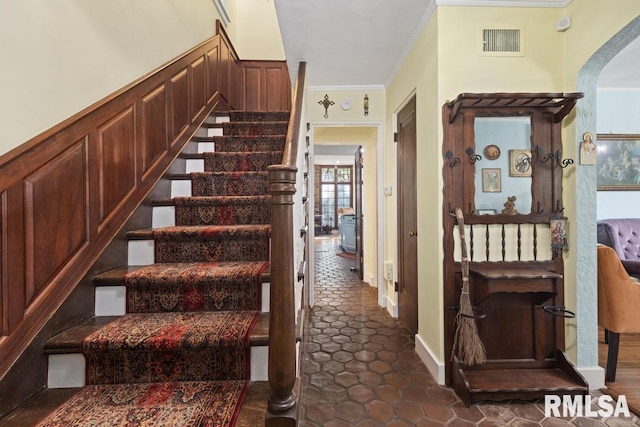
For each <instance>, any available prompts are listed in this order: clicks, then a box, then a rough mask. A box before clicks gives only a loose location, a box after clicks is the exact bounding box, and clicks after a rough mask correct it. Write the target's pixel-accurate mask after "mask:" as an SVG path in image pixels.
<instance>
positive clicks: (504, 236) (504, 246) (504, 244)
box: [502, 224, 507, 261]
mask: <svg viewBox="0 0 640 427" xmlns="http://www.w3.org/2000/svg"><path fill="white" fill-rule="evenodd" d="M506 253H507V251H506V233H505V230H504V224H502V260H503V261H504V260H505V254H506Z"/></svg>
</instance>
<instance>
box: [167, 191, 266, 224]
mask: <svg viewBox="0 0 640 427" xmlns="http://www.w3.org/2000/svg"><path fill="white" fill-rule="evenodd" d="M270 200H271V197H270V196H268V195H256V196H193V197H176V198H174V199H173V202H174V206H175V224H176V225H207V224H216V225H232V224H269V223H271V205H270V203H269V202H270Z"/></svg>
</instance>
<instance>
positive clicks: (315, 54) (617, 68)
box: [274, 0, 640, 87]
mask: <svg viewBox="0 0 640 427" xmlns="http://www.w3.org/2000/svg"><path fill="white" fill-rule="evenodd" d="M274 1H275V6H276V12H277V16H278V22H279V25H280V30H281V33H282V41H283V45H284V49H285V54H286V56H287V60H288V61H289V62H290V63H291V64H297V63H298V62H300V61H306V62H307V70H308V75H307V79H308V81H307V83H308V85H309V86H311V87H317V86H325V87H326V86H330V87H340V86H351V87H354V86H381V87H382V86H386V85H387V84H388V83H389V81H390V79H391V78H392V77H393V74H394V73H395V71H396V68H397V66H398V64H400V63H401V62H402V60H403V58H404V56H405V55H406V53H407V51H408V49H409V47H410V46H411V45H412V44H413V41H414V39H415V37H416V36H417V34H418V33H419V32H420V30H421V29H422V26H423V25H424V23H425V22H426V20H427V19H428V18H429V16H430V15H431V14H432V12H433V10H434V8H435V7H436V1H437V4H438V5H475V6H538V7H563V6H566V5H567V4H568V3H569V2H570V1H571V0H274ZM638 59H640V41H636V42H635V43H633V44H632V45H630V46H629V47H628V48H627V49H625V50H624V51H623V52H621V53H620V54H619V55H618V56H617V57H616V58H614V59H613V61H612V62H611V63H610V66H607V67H606V68H605V70H603V72H602V73H601V75H600V79H599V81H598V84H599V86H600V87H640V72H639V71H638V70H640V66H639V65H637V63H638Z"/></svg>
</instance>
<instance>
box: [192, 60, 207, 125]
mask: <svg viewBox="0 0 640 427" xmlns="http://www.w3.org/2000/svg"><path fill="white" fill-rule="evenodd" d="M204 63H205V57H204V56H203V57H200V58H198V59H196V60H195V61H194V62H192V63H191V65H190V71H191V72H190V73H189V74H190V76H191V79H190V82H189V83H190V90H191V92H190V93H191V111H192V112H193V114H191V117H192V119H195V118H196V117H198V116H199V115H200V113H201V112H202V111H203V110H204V109H205V107H206V105H207V104H206V102H205V100H206V93H205V84H206V80H205V77H206V76H205V68H204Z"/></svg>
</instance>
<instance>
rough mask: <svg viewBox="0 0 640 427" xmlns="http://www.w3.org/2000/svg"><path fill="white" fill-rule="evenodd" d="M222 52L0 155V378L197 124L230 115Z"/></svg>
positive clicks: (200, 49)
mask: <svg viewBox="0 0 640 427" xmlns="http://www.w3.org/2000/svg"><path fill="white" fill-rule="evenodd" d="M225 40H226V39H225ZM222 46H226V48H225V49H226V52H227V54H228V56H229V57H230V56H231V50H230V49H229V47H228V46H227V41H223V38H222V37H221V36H220V35H219V34H218V35H216V36H214V37H212V38H210V39H208V40H206V41H204V42H203V43H201V44H200V45H198V46H196V47H194V48H193V49H191V50H190V51H188V52H186V53H184V54H183V55H181V56H180V57H178V58H176V59H174V60H173V61H170V62H169V63H167V64H165V65H163V66H161V67H159V68H158V69H157V70H155V71H153V72H151V73H150V74H149V75H147V76H144V77H142V78H140V79H139V80H137V81H135V82H133V83H131V84H130V85H128V86H127V87H125V88H123V89H121V90H120V91H118V92H116V93H114V94H112V95H110V96H108V97H107V98H105V99H103V100H101V101H99V102H97V103H96V104H94V105H92V106H90V107H88V108H86V109H85V110H83V111H81V112H80V113H78V114H76V115H74V116H73V117H70V118H69V119H67V120H65V121H64V122H62V123H60V124H58V125H56V126H54V127H53V128H51V129H49V130H47V131H45V132H44V133H42V134H41V135H38V136H36V137H35V138H33V139H32V140H30V141H27V142H25V143H24V144H22V145H21V146H19V147H17V148H16V149H14V150H12V151H10V152H9V153H6V154H4V155H2V156H0V286H1V288H0V334H1V336H0V377H4V376H5V374H6V373H7V372H8V371H9V369H10V368H11V366H12V365H13V364H14V363H15V362H16V361H17V360H18V359H19V357H20V354H21V353H22V352H23V351H24V350H25V349H26V348H27V346H28V345H29V343H30V342H31V341H32V340H33V339H34V337H35V336H36V335H37V334H38V332H39V331H40V330H41V329H42V328H44V327H45V324H46V322H47V321H48V320H49V319H50V318H51V315H52V313H54V312H55V311H56V310H57V309H58V308H59V307H60V306H61V304H62V303H63V301H64V300H65V298H67V297H68V296H69V295H70V294H71V292H72V291H73V289H74V288H75V286H76V285H77V284H78V283H79V281H80V280H81V279H82V277H83V276H84V275H85V274H86V273H87V271H89V269H90V268H91V267H92V265H93V263H94V262H95V261H96V260H97V259H98V257H99V256H100V254H101V253H102V252H103V251H104V250H105V248H106V247H107V246H108V245H109V243H110V242H111V239H113V238H114V236H116V234H118V233H119V232H120V229H121V228H122V227H123V226H124V224H125V223H126V221H127V219H128V218H129V217H130V216H131V214H132V212H133V211H134V210H135V209H136V207H137V206H138V205H140V203H141V202H142V201H143V199H144V197H145V195H146V194H148V193H149V191H150V189H151V188H152V187H153V185H154V184H155V183H156V182H157V181H158V180H159V179H160V177H161V176H162V174H163V173H164V171H165V170H166V169H167V167H168V166H169V165H170V164H171V162H172V161H173V159H174V158H175V157H176V156H177V155H178V153H179V152H180V150H181V149H182V147H184V145H185V144H186V143H187V142H188V140H189V138H190V136H191V135H192V134H193V133H194V132H195V131H196V130H197V128H198V126H199V124H200V123H201V122H202V121H203V120H204V119H205V117H206V116H207V115H208V114H209V113H210V112H211V111H212V110H214V109H220V108H225V109H226V108H228V105H227V103H226V101H224V98H223V95H225V93H224V92H223V91H221V90H220V87H219V81H220V74H219V73H218V71H219V70H220V69H221V65H220V61H221V57H220V55H219V53H220V51H221V47H222ZM228 69H229V68H227V70H228ZM232 78H235V79H236V80H239V76H237V75H235V76H231V75H229V73H227V87H230V84H229V81H230V80H232ZM234 85H237V83H234ZM227 96H228V94H227ZM46 329H47V330H49V329H51V333H57V332H59V331H56V330H54V329H55V327H51V328H49V326H47V328H46ZM41 387H42V386H40V388H41ZM2 409H5V408H0V410H2Z"/></svg>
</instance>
